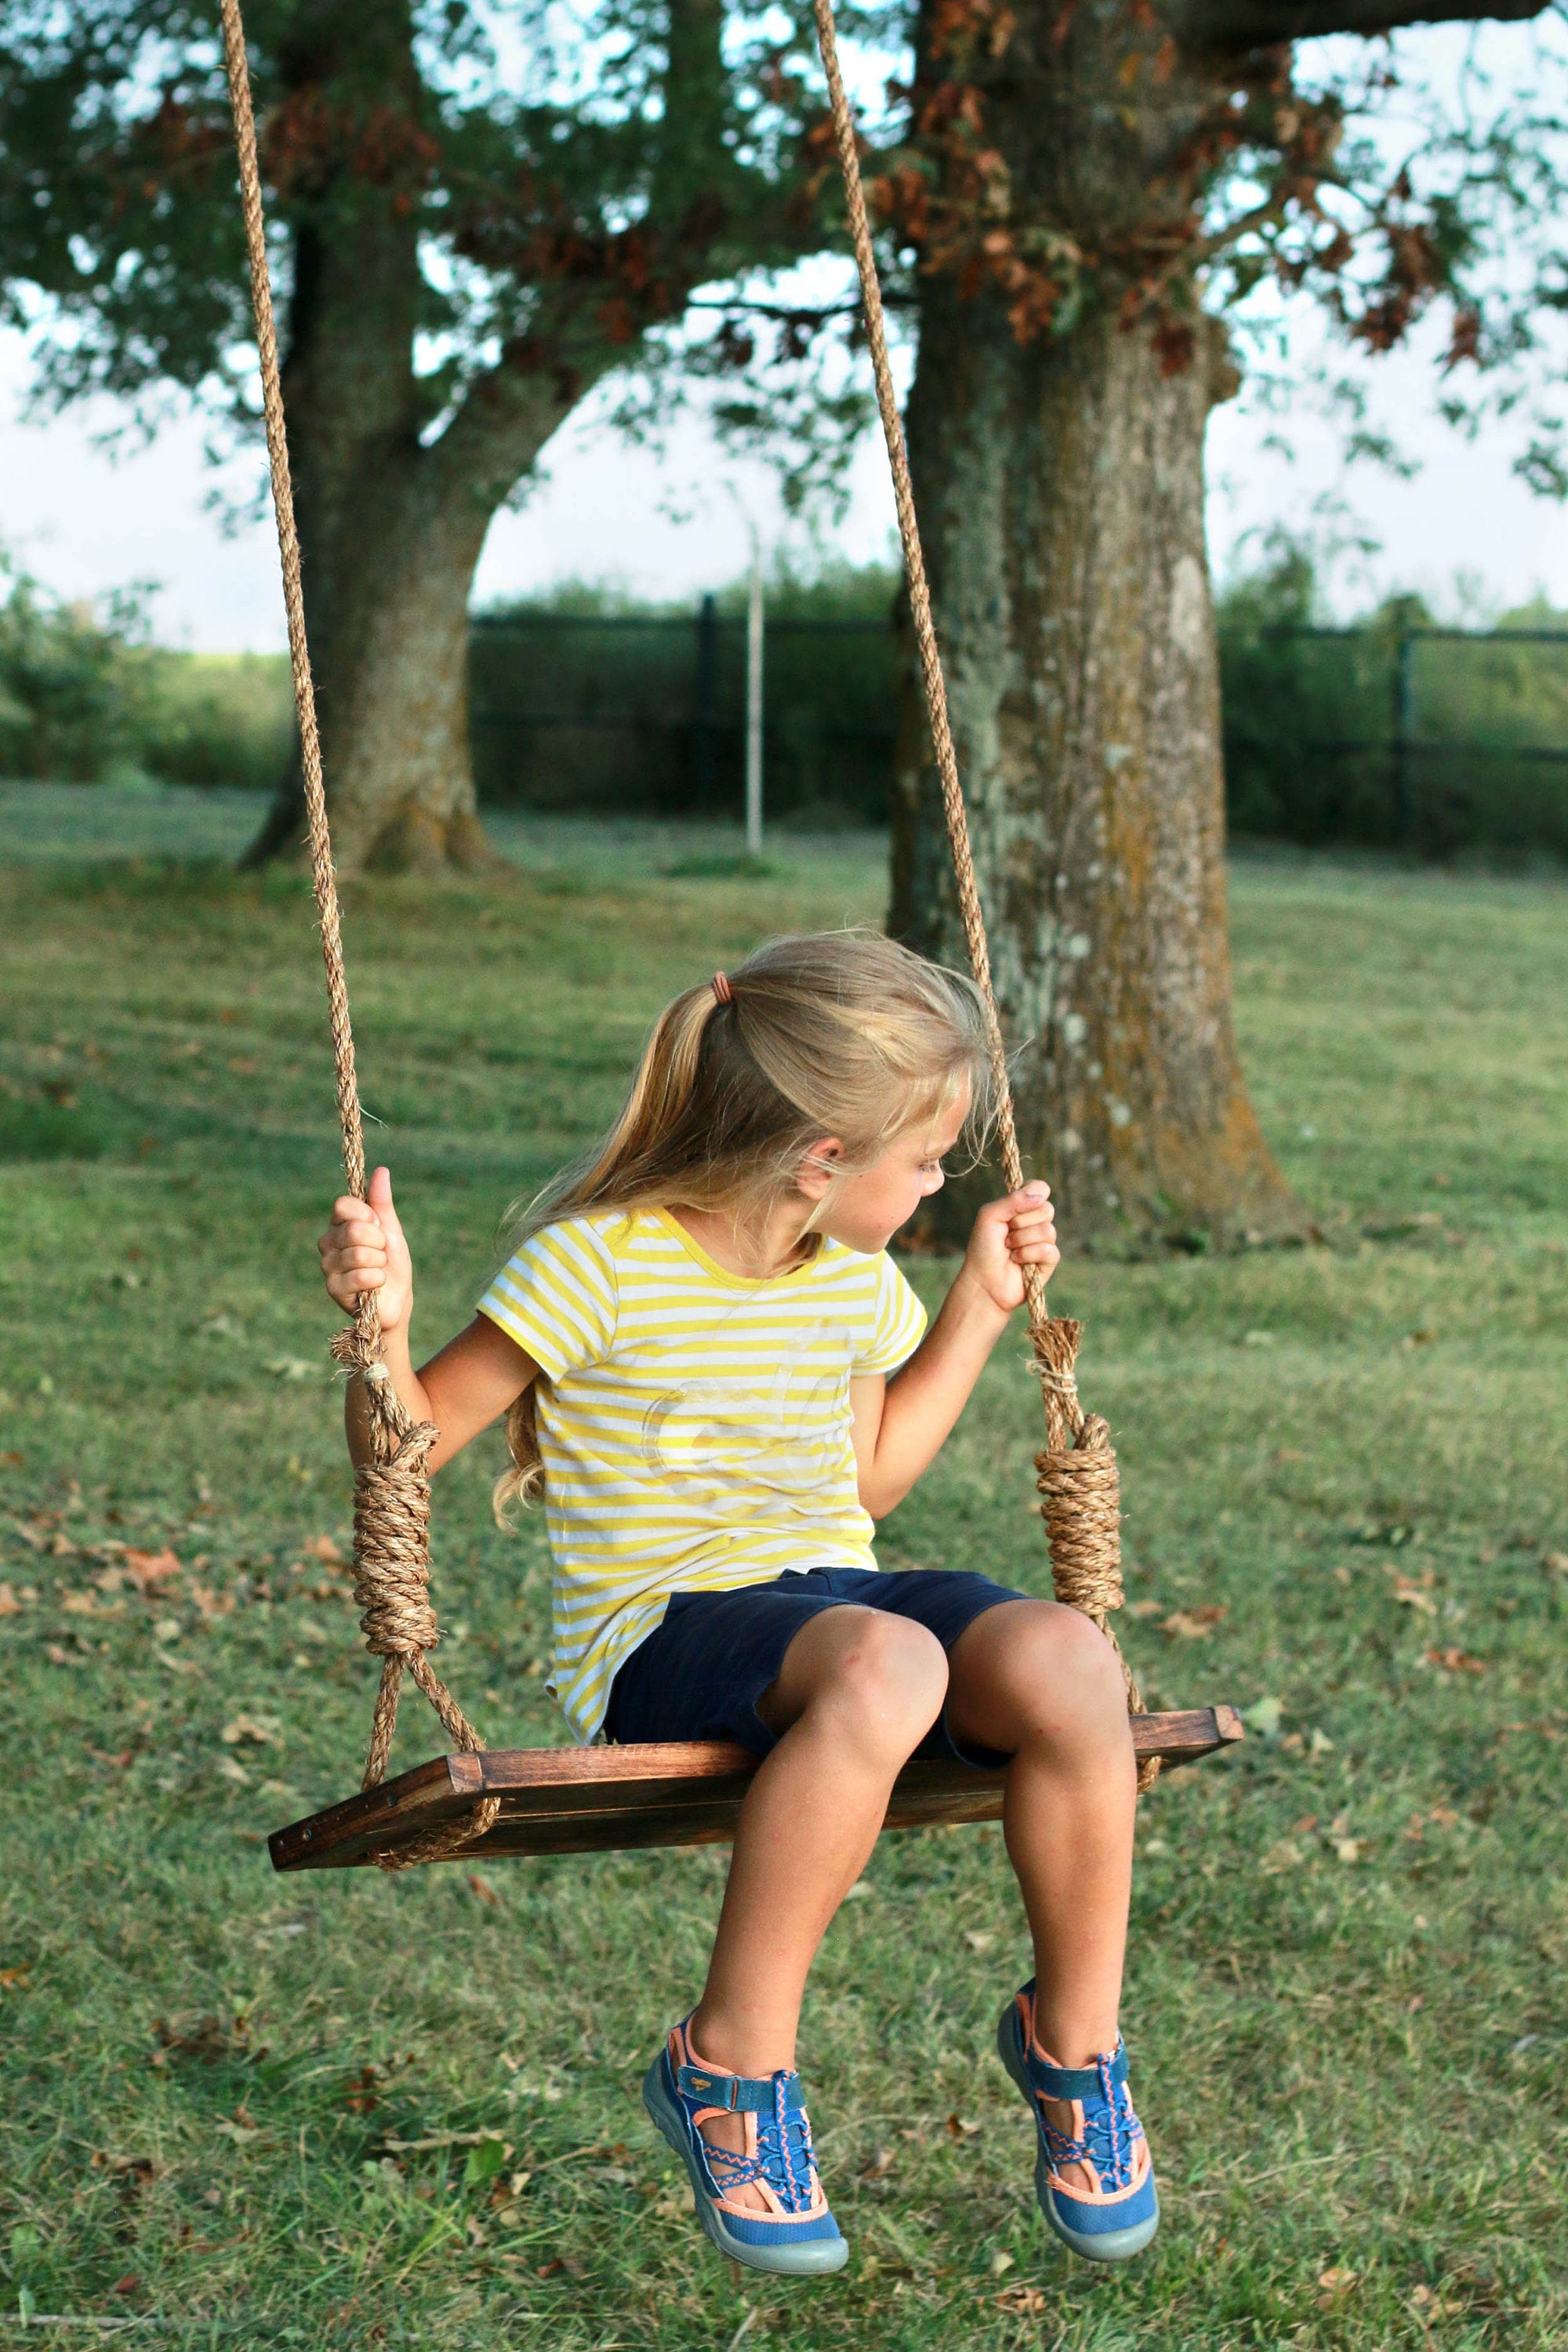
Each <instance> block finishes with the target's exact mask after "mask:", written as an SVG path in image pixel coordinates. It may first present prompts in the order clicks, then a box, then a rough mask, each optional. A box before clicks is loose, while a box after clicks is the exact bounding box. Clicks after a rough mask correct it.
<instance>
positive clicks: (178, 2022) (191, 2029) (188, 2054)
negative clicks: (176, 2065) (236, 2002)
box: [153, 2014, 250, 2124]
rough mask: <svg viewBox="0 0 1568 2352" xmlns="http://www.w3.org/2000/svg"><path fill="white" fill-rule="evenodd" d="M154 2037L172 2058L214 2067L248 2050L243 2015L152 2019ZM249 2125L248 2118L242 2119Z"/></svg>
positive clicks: (247, 2031)
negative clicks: (196, 2060)
mask: <svg viewBox="0 0 1568 2352" xmlns="http://www.w3.org/2000/svg"><path fill="white" fill-rule="evenodd" d="M153 2038H154V2039H155V2041H156V2042H157V2043H158V2046H159V2048H160V2050H162V2051H163V2052H166V2053H167V2054H168V2056H169V2057H171V2058H198V2059H200V2061H201V2062H202V2063H203V2065H205V2066H214V2065H216V2063H217V2062H218V2060H219V2059H220V2058H234V2057H241V2056H244V2055H245V2054H246V2053H247V2051H248V2047H249V2042H250V2027H249V2023H248V2021H247V2019H246V2018H245V2017H243V2016H236V2017H220V2016H216V2015H212V2014H208V2015H205V2016H202V2017H170V2018H165V2017H155V2018H154V2019H153ZM244 2121H245V2122H246V2123H247V2124H248V2123H249V2121H250V2118H249V2116H245V2117H244Z"/></svg>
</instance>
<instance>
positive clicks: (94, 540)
mask: <svg viewBox="0 0 1568 2352" xmlns="http://www.w3.org/2000/svg"><path fill="white" fill-rule="evenodd" d="M1488 37H1489V40H1491V41H1493V42H1495V43H1498V44H1501V45H1503V47H1501V48H1500V51H1499V54H1500V56H1502V57H1504V58H1505V60H1506V61H1509V62H1510V71H1514V72H1522V71H1523V70H1524V68H1525V60H1526V50H1525V48H1524V47H1519V56H1518V58H1517V59H1514V58H1513V56H1512V50H1513V47H1516V46H1518V45H1520V44H1521V43H1523V42H1524V41H1525V40H1526V39H1527V34H1526V31H1525V28H1515V27H1496V28H1491V30H1490V32H1489V36H1488ZM1413 38H1415V39H1419V40H1421V41H1423V42H1426V43H1428V44H1438V45H1440V44H1443V43H1444V42H1445V41H1446V42H1447V46H1448V47H1454V46H1455V43H1456V42H1457V40H1458V35H1457V34H1450V35H1447V36H1446V35H1444V34H1443V33H1441V32H1432V33H1426V34H1422V35H1418V36H1414V37H1413ZM1434 54H1437V51H1436V49H1435V50H1434ZM1455 55H1456V56H1458V49H1457V47H1456V48H1455ZM1310 336H1311V331H1310V329H1309V330H1307V331H1306V339H1307V340H1308V341H1310ZM28 376H29V369H28V360H27V350H26V343H25V341H24V339H23V337H22V336H21V334H20V333H19V332H16V331H0V544H4V546H5V548H6V549H7V550H8V551H10V554H11V556H12V559H13V561H14V562H17V563H19V564H20V565H21V566H23V567H24V568H25V569H26V570H27V571H29V572H33V573H34V574H35V575H36V576H37V578H38V579H40V580H41V581H43V582H44V583H46V584H47V586H48V587H50V588H52V589H54V590H56V591H57V592H58V593H60V594H62V595H64V596H66V597H68V598H72V599H77V598H92V597H97V596H100V595H102V594H104V593H107V592H109V591H110V590H112V589H115V588H120V587H123V586H125V585H127V584H128V583H132V582H148V583H157V584H156V592H155V594H154V595H153V601H152V612H153V625H154V628H155V632H156V634H157V635H158V636H159V638H160V639H161V640H162V641H163V643H165V644H169V645H174V646H189V647H192V648H194V649H196V650H201V651H211V652H238V651H242V650H258V651H272V650H275V649H279V648H281V647H282V646H283V644H284V631H283V615H282V604H281V599H280V596H279V590H278V583H277V550H276V542H275V540H274V538H273V533H272V522H271V514H270V508H269V507H267V508H265V509H262V511H261V512H260V513H259V515H258V519H257V520H253V521H251V522H249V523H247V524H246V525H245V526H244V527H242V528H238V529H236V528H234V527H233V526H232V524H229V523H226V520H225V519H224V516H223V514H222V512H221V511H220V510H219V507H220V505H221V501H215V498H214V492H215V490H226V492H227V493H228V501H227V502H228V504H229V506H230V507H231V508H232V507H233V505H234V504H236V503H237V502H240V501H242V500H243V499H244V497H245V494H246V493H247V491H249V490H251V489H253V488H254V486H255V485H256V483H257V482H258V480H259V479H260V478H261V476H262V473H263V471H264V461H263V457H262V453H261V451H260V448H259V446H258V447H257V448H256V450H255V451H254V452H253V453H251V454H250V455H248V456H247V457H244V458H242V459H240V460H239V461H237V464H235V465H231V466H230V467H228V468H227V469H226V471H225V472H223V473H222V474H216V473H215V471H214V469H213V468H212V467H210V466H209V464H208V463H207V460H206V456H205V442H206V437H207V427H206V426H205V424H204V421H203V419H202V418H201V417H200V416H199V415H189V414H186V415H173V416H171V417H170V419H169V420H168V421H167V422H166V423H165V424H164V425H163V427H162V429H161V430H160V431H159V433H158V434H157V436H156V437H155V439H153V441H152V442H151V443H150V444H142V443H141V442H140V441H139V439H138V438H137V437H136V436H134V435H133V434H132V435H127V434H126V433H125V432H124V430H123V428H124V426H125V425H126V422H127V419H126V417H125V415H123V414H122V413H121V411H120V410H119V409H118V408H117V407H116V405H115V404H112V403H110V402H108V401H95V402H91V403H87V404H82V405H80V406H79V407H76V408H73V409H70V410H68V411H67V412H66V413H65V414H64V415H58V416H52V417H51V416H39V415H29V414H28V412H27V405H26V394H27V385H28ZM1367 380H1368V383H1369V385H1370V387H1371V405H1372V415H1371V419H1370V421H1371V422H1373V423H1374V424H1375V423H1378V422H1382V423H1384V424H1386V425H1391V426H1392V427H1393V428H1394V432H1395V436H1396V438H1397V440H1398V442H1399V445H1400V447H1401V449H1402V451H1403V453H1404V455H1405V457H1407V458H1410V459H1413V460H1414V461H1415V464H1416V466H1417V469H1418V470H1417V471H1416V473H1415V477H1414V478H1411V479H1400V478H1396V477H1395V476H1394V475H1392V474H1389V473H1387V472H1384V471H1381V470H1378V469H1376V468H1374V467H1372V466H1371V465H1369V464H1367V463H1364V462H1363V463H1362V464H1360V465H1358V466H1356V467H1350V468H1347V467H1346V465H1345V462H1344V459H1343V456H1342V439H1341V436H1340V435H1339V434H1338V433H1337V432H1336V431H1335V429H1334V428H1333V427H1332V426H1331V425H1328V424H1327V423H1325V422H1323V421H1321V419H1319V418H1318V417H1317V416H1315V415H1313V414H1312V413H1311V412H1310V407H1309V406H1308V405H1307V404H1305V403H1303V404H1301V405H1300V407H1299V408H1297V409H1296V410H1295V411H1294V412H1292V413H1288V414H1286V415H1283V416H1280V415H1262V414H1260V413H1258V412H1257V411H1255V410H1254V409H1253V408H1252V407H1251V406H1250V405H1249V404H1248V401H1247V397H1246V396H1245V395H1244V396H1243V398H1242V399H1241V400H1239V401H1237V402H1233V403H1231V404H1227V405H1226V406H1225V407H1223V408H1221V409H1219V410H1217V411H1216V412H1215V416H1214V419H1213V421H1212V423H1211V425H1210V430H1209V449H1208V472H1209V485H1210V492H1209V536H1210V546H1211V551H1212V554H1213V558H1214V562H1215V571H1216V572H1217V573H1218V574H1219V575H1220V576H1221V577H1223V576H1224V575H1225V573H1226V572H1227V571H1228V570H1229V569H1231V568H1232V567H1234V566H1235V565H1237V563H1239V562H1246V561H1247V556H1248V554H1249V553H1251V552H1254V551H1256V550H1257V548H1258V543H1259V541H1261V539H1262V537H1263V535H1264V534H1266V533H1267V532H1268V530H1269V529H1270V528H1271V527H1273V526H1275V525H1278V524H1281V523H1283V524H1284V525H1286V526H1287V527H1288V528H1289V529H1291V530H1295V531H1298V532H1300V531H1303V530H1305V531H1311V530H1314V527H1321V525H1322V523H1323V520H1324V518H1325V517H1328V518H1331V521H1332V525H1333V527H1335V528H1337V530H1339V533H1340V535H1341V536H1342V537H1346V538H1349V537H1352V536H1359V537H1362V538H1364V539H1368V540H1370V541H1373V543H1374V551H1373V552H1372V553H1371V554H1370V555H1368V556H1365V557H1359V556H1353V555H1348V554H1347V555H1346V556H1344V557H1342V559H1341V560H1340V561H1339V562H1338V564H1337V566H1336V567H1335V569H1334V571H1333V572H1332V573H1331V583H1330V584H1331V596H1332V600H1333V602H1334V604H1335V606H1336V608H1337V609H1338V610H1339V611H1340V612H1341V613H1342V614H1350V613H1352V612H1353V611H1355V610H1357V609H1360V608H1363V607H1364V606H1365V605H1366V604H1368V603H1369V602H1371V601H1373V600H1374V599H1375V597H1376V596H1377V595H1378V594H1379V593H1388V592H1390V591H1392V590H1395V589H1400V590H1416V591H1419V592H1421V593H1424V594H1426V596H1427V597H1428V599H1429V600H1430V601H1431V603H1432V604H1434V606H1435V607H1436V609H1437V610H1438V611H1439V613H1441V614H1444V615H1445V616H1447V617H1450V618H1454V619H1459V618H1465V619H1470V620H1476V619H1485V618H1486V617H1488V616H1489V614H1490V613H1493V612H1496V611H1500V610H1502V609H1504V608H1505V607H1507V606H1508V605H1510V604H1519V603H1521V602H1523V601H1524V600H1525V599H1527V598H1528V597H1530V596H1531V595H1532V594H1534V593H1542V592H1543V593H1545V594H1547V595H1548V596H1550V597H1551V598H1552V600H1553V601H1554V602H1556V603H1557V604H1563V605H1568V513H1565V512H1564V510H1563V508H1562V507H1560V506H1558V505H1556V504H1554V503H1552V502H1551V501H1548V500H1543V499H1537V498H1535V497H1533V496H1532V495H1531V492H1530V491H1529V490H1527V489H1526V488H1525V487H1524V485H1523V484H1522V483H1521V481H1520V480H1519V479H1518V478H1516V477H1515V475H1514V474H1513V472H1512V470H1511V460H1512V456H1513V451H1514V447H1515V446H1517V445H1516V444H1515V443H1514V442H1513V441H1511V440H1509V439H1504V438H1500V437H1498V436H1483V437H1482V438H1481V439H1480V440H1479V441H1477V442H1475V443H1466V442H1464V441H1462V440H1461V439H1460V438H1459V437H1458V436H1456V435H1455V434H1454V433H1453V432H1452V431H1451V430H1450V429H1449V428H1448V427H1447V426H1446V425H1443V424H1442V423H1441V422H1440V421H1439V420H1438V419H1437V418H1436V415H1434V413H1433V409H1432V400H1433V394H1434V392H1435V390H1436V368H1435V365H1434V355H1433V353H1432V352H1431V351H1430V349H1425V350H1424V349H1422V348H1420V347H1419V346H1417V347H1416V348H1415V349H1413V350H1411V351H1409V352H1402V353H1398V354H1395V355H1394V357H1392V358H1390V359H1387V360H1384V361H1381V362H1373V363H1371V366H1370V370H1369V373H1368V378H1367ZM613 400H614V386H613V385H611V386H608V387H605V388H604V389H603V390H602V393H601V394H600V395H598V396H595V397H591V398H590V399H589V401H588V402H587V403H585V404H584V407H583V408H582V409H581V410H580V411H579V412H578V413H577V414H576V415H575V416H574V417H573V418H571V419H569V420H568V422H567V424H566V425H564V426H563V429H562V431H561V432H560V433H559V434H558V435H557V436H556V439H555V441H554V442H553V443H552V445H551V446H550V448H549V449H548V450H547V451H546V453H545V460H544V467H543V478H542V480H540V481H539V482H538V483H537V485H536V486H535V487H534V488H532V489H531V493H530V495H529V497H528V499H527V500H526V503H525V504H524V505H523V506H522V507H521V510H520V511H517V512H503V513H502V514H500V515H498V517H497V518H496V520H495V521H494V523H493V524H492V526H491V529H490V532H489V540H488V541H487V543H486V547H485V551H484V554H483V557H482V559H481V562H480V564H479V574H478V578H477V581H476V586H475V594H476V599H477V601H479V602H481V603H482V602H486V601H488V600H489V599H492V598H495V597H500V596H506V595H515V594H519V593H528V592H529V591H531V590H538V589H541V588H544V587H547V586H549V585H551V584H552V583H556V582H561V581H568V580H570V581H591V582H595V583H605V584H613V585H616V586H619V587H623V588H626V589H627V590H630V591H632V592H634V593H647V594H650V595H656V596H658V597H660V598H672V599H675V598H680V597H683V596H690V597H692V598H693V599H695V598H696V597H697V596H698V595H699V594H700V593H701V592H702V591H703V590H705V589H708V588H716V587H721V586H723V585H725V584H727V583H729V582H731V581H732V580H733V579H734V578H736V576H737V575H738V574H739V573H740V572H741V571H742V569H743V568H744V565H745V563H746V561H747V555H748V548H749V543H750V531H751V530H752V529H753V528H754V529H755V530H756V531H757V533H758V535H759V538H760V540H761V542H762V545H763V549H764V551H767V552H768V553H769V554H773V553H779V552H783V553H786V554H791V555H793V556H794V557H795V560H796V561H797V562H798V561H800V560H801V559H802V557H805V558H806V559H807V560H808V561H809V541H808V540H807V537H806V534H805V531H804V530H802V528H801V527H800V526H798V525H792V524H791V523H789V521H788V520H787V519H786V518H785V516H784V512H783V509H782V507H781V505H780V501H779V499H778V496H777V492H776V488H775V487H774V484H773V478H772V476H771V474H770V473H769V471H768V469H767V468H766V467H765V466H763V465H761V464H757V463H752V464H746V463H738V462H736V461H734V460H732V459H730V458H728V457H725V456H724V455H723V454H722V453H721V452H720V451H719V450H718V449H717V448H716V447H715V446H714V445H713V443H712V442H711V440H710V438H709V437H708V436H706V435H705V434H704V432H703V429H702V427H701V425H700V420H698V419H696V418H691V419H689V420H687V421H685V422H683V423H682V424H680V425H678V427H677V428H676V429H675V430H674V431H673V432H672V434H671V436H670V439H669V443H668V447H667V449H666V450H665V451H664V453H663V454H662V455H658V456H656V455H655V454H654V453H652V452H650V451H648V450H647V449H639V448H635V447H631V446H626V445H624V444H621V443H619V442H618V441H617V440H616V437H615V436H614V435H613V433H611V432H610V431H609V430H608V429H607V427H606V424H605V417H606V415H607V412H608V410H609V408H610V406H611V405H612V403H613ZM1280 444H1283V445H1284V446H1283V447H1281V446H1279V445H1280ZM251 503H252V504H253V505H254V503H255V501H254V500H252V502H251ZM829 540H830V543H831V545H832V546H833V548H834V549H835V550H836V551H837V552H839V553H841V554H842V555H845V556H847V557H848V558H849V559H851V560H852V561H855V562H868V561H874V560H878V559H882V560H888V559H889V558H890V556H891V553H892V550H893V545H894V529H893V508H892V499H891V495H890V492H889V487H888V480H887V469H886V457H885V455H884V452H883V450H882V447H881V443H880V438H879V436H868V438H867V440H866V442H865V443H864V444H863V445H862V446H861V448H860V449H859V451H858V456H857V457H856V460H855V463H854V467H853V474H852V484H851V496H850V499H849V505H848V511H847V516H846V517H845V519H844V520H843V521H842V523H841V524H839V525H837V526H836V527H835V528H834V529H833V530H832V531H831V533H830V534H829Z"/></svg>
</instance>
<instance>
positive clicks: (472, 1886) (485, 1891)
mask: <svg viewBox="0 0 1568 2352" xmlns="http://www.w3.org/2000/svg"><path fill="white" fill-rule="evenodd" d="M466 1884H467V1885H468V1892H469V1894H470V1895H476V1896H477V1897H478V1899H479V1902H481V1903H498V1904H499V1903H500V1895H498V1894H497V1892H496V1890H495V1888H494V1887H493V1886H492V1885H490V1882H489V1879H488V1878H481V1877H480V1875H479V1872H478V1871H477V1870H470V1871H469V1872H468V1878H467V1881H466Z"/></svg>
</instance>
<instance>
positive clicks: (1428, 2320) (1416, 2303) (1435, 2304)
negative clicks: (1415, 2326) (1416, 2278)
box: [1410, 2286, 1458, 2326]
mask: <svg viewBox="0 0 1568 2352" xmlns="http://www.w3.org/2000/svg"><path fill="white" fill-rule="evenodd" d="M1410 2308H1411V2310H1412V2311H1413V2312H1414V2313H1415V2316H1416V2318H1417V2319H1419V2320H1420V2321H1421V2322H1422V2324H1423V2325H1424V2326H1431V2324H1432V2322H1433V2321H1434V2320H1437V2319H1447V2318H1448V2317H1450V2316H1451V2315H1452V2314H1453V2313H1454V2312H1455V2311H1457V2310H1458V2305H1457V2304H1451V2303H1445V2302H1444V2300H1443V2297H1442V2296H1441V2295H1440V2294H1438V2293H1437V2291H1436V2287H1430V2286H1418V2287H1414V2288H1412V2290H1411V2294H1410Z"/></svg>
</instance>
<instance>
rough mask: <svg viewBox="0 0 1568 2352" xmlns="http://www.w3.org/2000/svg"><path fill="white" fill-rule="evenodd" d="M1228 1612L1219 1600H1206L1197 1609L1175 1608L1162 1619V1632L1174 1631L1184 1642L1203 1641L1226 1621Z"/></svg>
mask: <svg viewBox="0 0 1568 2352" xmlns="http://www.w3.org/2000/svg"><path fill="white" fill-rule="evenodd" d="M1225 1617H1226V1612H1225V1611H1224V1609H1222V1608H1221V1606H1220V1604H1219V1602H1218V1601H1205V1602H1204V1603H1203V1604H1202V1606H1201V1607H1199V1608H1196V1609H1173V1610H1172V1612H1171V1613H1170V1615H1169V1616H1168V1617H1162V1618H1161V1620H1160V1631H1161V1633H1173V1634H1175V1635H1176V1636H1177V1638H1178V1639H1179V1640H1181V1641H1184V1642H1201V1641H1202V1640H1203V1638H1204V1636H1205V1634H1206V1633H1213V1631H1214V1629H1215V1626H1216V1625H1221V1624H1223V1623H1224V1622H1225Z"/></svg>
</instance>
